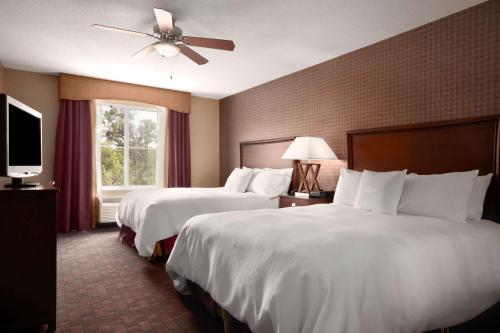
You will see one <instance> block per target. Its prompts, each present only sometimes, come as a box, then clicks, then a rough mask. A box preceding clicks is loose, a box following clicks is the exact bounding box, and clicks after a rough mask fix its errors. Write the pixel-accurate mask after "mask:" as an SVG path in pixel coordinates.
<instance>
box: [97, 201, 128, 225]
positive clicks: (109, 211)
mask: <svg viewBox="0 0 500 333" xmlns="http://www.w3.org/2000/svg"><path fill="white" fill-rule="evenodd" d="M121 199H122V198H121V197H117V196H102V197H99V223H115V222H116V212H117V211H118V206H119V205H120V200H121Z"/></svg>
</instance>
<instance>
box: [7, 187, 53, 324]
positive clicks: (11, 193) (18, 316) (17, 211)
mask: <svg viewBox="0 0 500 333" xmlns="http://www.w3.org/2000/svg"><path fill="white" fill-rule="evenodd" d="M57 192H58V191H57V189H55V188H52V187H36V188H23V189H9V188H5V187H4V186H3V185H2V184H0V237H1V240H0V267H1V269H0V332H16V331H20V330H27V329H31V328H36V327H40V326H42V325H46V326H47V327H48V329H49V331H53V330H55V325H56V199H57Z"/></svg>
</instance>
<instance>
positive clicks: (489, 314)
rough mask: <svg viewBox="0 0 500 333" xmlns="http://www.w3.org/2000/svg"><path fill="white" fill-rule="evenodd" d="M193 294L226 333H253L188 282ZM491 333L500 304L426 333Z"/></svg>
mask: <svg viewBox="0 0 500 333" xmlns="http://www.w3.org/2000/svg"><path fill="white" fill-rule="evenodd" d="M188 283H189V288H190V290H191V294H192V296H193V297H194V299H195V301H196V302H198V303H201V304H202V305H203V307H204V308H205V309H206V310H207V311H208V312H209V313H210V315H212V316H213V317H220V318H222V320H223V323H224V333H252V331H251V330H250V328H249V327H248V325H247V324H246V323H244V322H241V321H239V320H238V319H236V318H234V317H233V316H232V315H231V314H230V313H229V312H227V311H226V310H225V309H224V308H222V307H221V306H220V305H218V304H217V303H216V302H215V301H214V299H213V298H212V296H210V294H209V293H208V292H206V291H205V290H204V289H203V288H201V287H200V286H199V285H197V284H196V283H194V282H191V281H189V280H188ZM455 332H456V333H491V332H500V302H498V303H496V304H495V305H493V306H492V307H490V308H489V309H487V310H486V311H485V312H483V313H481V314H480V315H479V316H477V317H476V318H473V319H472V320H469V321H467V322H465V323H462V324H459V325H457V326H454V327H451V328H442V329H438V330H432V331H427V332H425V333H455Z"/></svg>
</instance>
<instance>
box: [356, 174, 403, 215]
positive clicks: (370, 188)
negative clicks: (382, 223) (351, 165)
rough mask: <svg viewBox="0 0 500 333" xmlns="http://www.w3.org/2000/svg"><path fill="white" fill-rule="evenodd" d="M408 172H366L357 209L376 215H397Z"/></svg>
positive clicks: (361, 184)
mask: <svg viewBox="0 0 500 333" xmlns="http://www.w3.org/2000/svg"><path fill="white" fill-rule="evenodd" d="M405 176H406V170H403V171H389V172H373V171H368V170H365V171H363V174H362V175H361V180H360V182H359V189H358V193H357V194H356V199H355V201H354V208H355V209H363V210H368V211H371V212H374V213H382V214H389V215H396V213H397V212H398V204H399V199H400V198H401V193H402V192H403V185H404V183H405Z"/></svg>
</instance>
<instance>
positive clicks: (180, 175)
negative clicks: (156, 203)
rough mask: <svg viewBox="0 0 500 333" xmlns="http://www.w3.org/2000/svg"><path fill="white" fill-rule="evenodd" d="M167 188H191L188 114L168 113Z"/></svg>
mask: <svg viewBox="0 0 500 333" xmlns="http://www.w3.org/2000/svg"><path fill="white" fill-rule="evenodd" d="M167 121H168V187H190V186H191V147H190V141H189V113H182V112H176V111H172V110H169V111H168V119H167Z"/></svg>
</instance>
